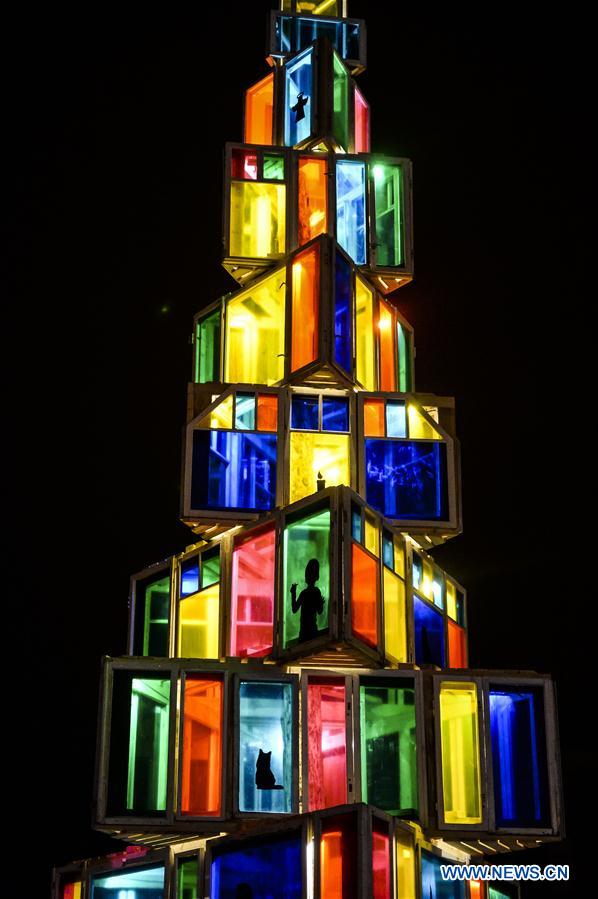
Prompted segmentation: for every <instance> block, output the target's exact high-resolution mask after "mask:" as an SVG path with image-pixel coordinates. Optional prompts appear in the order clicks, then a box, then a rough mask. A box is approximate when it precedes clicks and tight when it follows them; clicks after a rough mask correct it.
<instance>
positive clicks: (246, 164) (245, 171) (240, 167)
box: [231, 147, 257, 181]
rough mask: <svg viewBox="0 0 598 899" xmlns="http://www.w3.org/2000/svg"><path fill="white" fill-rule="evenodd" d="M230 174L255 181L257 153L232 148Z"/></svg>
mask: <svg viewBox="0 0 598 899" xmlns="http://www.w3.org/2000/svg"><path fill="white" fill-rule="evenodd" d="M231 174H232V176H233V178H243V179H244V180H245V181H257V155H256V154H255V153H253V152H252V151H251V150H241V149H240V148H239V147H234V148H233V153H232V173H231Z"/></svg>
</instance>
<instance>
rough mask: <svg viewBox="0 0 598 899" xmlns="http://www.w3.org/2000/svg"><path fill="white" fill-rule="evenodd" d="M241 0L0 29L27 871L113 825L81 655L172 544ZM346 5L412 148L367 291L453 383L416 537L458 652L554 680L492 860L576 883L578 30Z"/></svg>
mask: <svg viewBox="0 0 598 899" xmlns="http://www.w3.org/2000/svg"><path fill="white" fill-rule="evenodd" d="M268 9H269V3H268V2H267V0H260V2H258V3H253V4H247V5H246V6H245V4H240V3H239V4H230V3H221V4H219V5H218V6H217V8H215V9H213V8H210V9H209V10H207V9H206V7H204V6H203V5H201V6H198V7H197V11H195V12H193V13H189V12H187V11H185V12H181V11H179V10H175V9H172V8H170V7H165V6H163V7H162V8H161V9H160V10H159V11H157V10H153V9H149V8H148V7H140V8H139V9H138V10H134V9H133V8H128V9H125V8H114V9H112V8H110V7H106V6H102V7H99V6H98V7H93V6H86V7H85V8H83V7H82V6H79V7H77V8H76V9H68V8H67V7H62V8H58V9H56V8H53V7H52V8H49V7H46V9H45V11H43V12H39V11H34V10H33V9H30V10H22V12H21V16H20V19H19V21H18V22H17V21H15V23H14V27H11V28H7V30H6V32H5V38H4V39H5V41H6V45H7V46H6V50H7V51H8V52H7V53H5V54H4V59H5V62H8V65H7V67H6V75H5V77H4V88H5V92H6V102H5V103H4V119H5V123H7V124H8V128H7V130H6V137H5V139H4V147H5V149H6V148H8V149H12V150H15V151H16V153H15V154H14V157H12V156H11V161H10V162H9V163H8V164H7V165H5V167H4V170H5V174H6V175H7V176H8V179H7V180H8V185H9V188H11V189H12V191H13V193H14V196H15V198H16V204H15V205H14V206H12V205H11V204H10V203H9V204H3V205H4V209H5V212H6V225H7V229H6V232H5V240H4V241H3V245H4V247H5V249H7V250H8V253H7V258H8V262H9V266H10V267H9V270H8V272H9V275H10V277H11V281H10V282H9V284H10V286H9V290H8V291H7V293H6V304H5V311H4V319H5V321H6V320H7V319H8V318H11V319H13V314H14V323H15V324H16V326H17V327H16V330H15V334H14V335H11V334H10V333H9V337H8V339H7V340H6V343H5V350H4V352H3V361H5V362H7V363H8V365H7V373H6V375H5V378H4V385H5V388H6V396H7V400H6V404H5V413H8V412H9V411H14V412H15V413H16V414H15V418H14V422H15V423H14V425H12V424H11V425H10V428H9V429H8V431H7V436H5V438H4V441H5V444H4V445H5V449H6V448H7V445H9V444H13V445H15V441H13V440H12V437H13V436H14V435H16V436H17V438H19V439H18V440H17V441H16V445H17V447H18V449H17V452H16V458H15V459H14V460H11V461H10V462H9V461H7V462H6V463H5V477H4V486H5V487H7V488H8V489H9V493H10V495H11V498H13V499H14V500H15V512H14V514H13V513H12V512H11V513H6V514H5V515H4V516H3V519H4V524H5V526H7V529H8V533H9V536H17V535H18V539H17V540H16V541H15V546H16V551H15V552H14V553H13V554H12V555H11V556H9V559H8V562H7V566H6V574H10V575H12V578H8V577H7V578H6V579H5V584H6V590H7V594H6V597H5V606H6V610H7V611H10V612H13V613H14V621H12V622H10V623H9V620H8V619H7V618H5V621H6V633H5V645H6V647H7V648H12V649H14V650H15V655H14V660H13V663H12V665H9V664H8V660H7V665H6V667H5V669H4V675H5V678H8V679H9V680H10V684H6V682H5V687H6V688H7V689H6V690H5V698H6V701H7V703H8V702H10V701H11V700H13V701H15V706H16V710H17V712H20V713H21V715H20V717H19V718H16V719H15V721H16V723H15V724H13V725H12V726H10V727H9V728H8V729H7V732H6V733H5V748H6V750H7V752H8V757H9V762H8V763H7V766H6V768H5V778H6V787H8V788H14V798H13V799H7V800H6V804H5V805H4V819H5V822H8V824H9V826H11V827H12V826H13V825H16V820H17V816H18V815H21V814H22V822H19V824H18V826H14V829H13V831H12V833H13V834H14V839H13V843H12V848H11V849H10V854H11V859H16V855H17V850H22V851H23V853H24V856H25V865H26V867H25V868H24V869H23V868H21V869H19V870H20V872H21V873H20V876H21V877H25V879H26V883H27V889H26V890H25V892H26V894H27V895H28V896H34V895H40V896H43V895H47V894H48V891H49V883H50V868H51V865H52V864H53V863H57V864H61V863H65V862H67V861H69V860H71V859H73V858H81V857H85V856H89V855H94V854H101V853H104V852H106V851H114V850H115V849H116V848H117V845H116V844H115V843H113V842H112V841H110V840H108V839H107V838H105V837H103V836H101V835H99V834H94V833H93V832H92V830H91V828H90V803H91V789H92V772H93V759H94V753H95V730H96V710H97V688H98V675H99V667H100V657H101V656H102V655H103V654H110V655H121V654H123V653H124V651H125V636H126V626H127V593H128V577H129V574H130V573H131V572H133V571H136V570H138V569H140V568H141V567H143V566H144V565H145V564H147V563H150V562H153V561H156V560H158V559H160V558H163V557H165V556H166V555H168V554H169V553H172V552H174V551H178V550H180V549H181V548H182V547H183V546H184V544H185V542H189V539H188V535H187V531H186V529H185V528H184V527H183V526H182V525H181V524H179V523H178V522H177V512H178V491H179V472H180V443H181V426H182V423H183V420H184V401H185V399H184V397H185V385H186V381H187V379H188V377H189V376H190V372H191V348H190V345H189V335H190V332H191V322H192V316H193V314H194V313H195V312H196V311H197V310H198V309H199V308H201V307H202V306H203V305H205V304H207V303H209V302H211V301H213V300H214V299H215V298H216V297H218V296H219V295H221V294H222V293H224V292H226V291H228V290H231V289H232V288H233V286H234V285H233V282H232V281H231V280H230V279H229V277H228V276H227V275H226V274H225V272H224V270H223V269H221V267H220V265H219V259H220V252H221V244H220V235H221V202H222V195H221V184H222V150H223V144H224V141H225V140H240V139H242V92H243V90H244V88H245V87H246V86H248V85H249V84H251V83H252V82H254V81H255V80H257V79H258V78H259V77H261V76H262V75H263V74H265V71H266V69H265V64H264V63H263V56H264V53H263V48H264V42H265V41H264V38H265V18H266V12H267V10H268ZM565 12H566V11H565ZM350 14H351V15H353V16H365V17H366V18H367V24H368V36H369V47H368V50H369V53H368V59H369V68H368V72H367V73H366V74H365V75H364V76H362V77H361V79H360V83H361V86H362V88H363V90H364V92H365V95H366V96H367V98H368V99H369V101H370V103H371V106H372V125H373V135H372V136H373V149H374V150H375V151H376V152H381V153H387V154H389V155H400V156H408V157H410V158H411V159H412V160H413V163H414V178H415V196H414V202H415V249H416V280H415V282H414V283H413V284H412V285H410V286H408V287H406V288H404V289H403V290H401V291H400V292H399V294H398V295H397V297H396V299H397V301H398V305H399V308H400V309H401V311H402V312H403V313H404V314H405V316H406V317H407V319H408V320H409V321H410V322H411V323H412V324H413V326H414V327H415V333H416V343H417V350H418V355H417V363H416V379H417V387H418V389H419V390H422V391H434V392H436V393H440V394H446V395H454V396H456V398H457V404H458V405H457V408H458V429H459V434H460V438H461V442H462V452H463V475H464V525H465V531H464V534H463V536H461V537H459V538H458V539H456V540H454V541H451V542H450V543H449V544H448V545H447V546H446V547H444V548H443V549H442V550H439V551H438V552H437V553H436V557H437V558H438V560H439V561H440V562H441V564H443V565H444V566H445V567H446V568H447V569H448V571H449V572H451V573H453V574H454V575H455V576H456V577H457V578H458V579H459V580H461V581H462V582H463V583H464V584H465V585H466V586H467V588H468V590H469V613H470V660H471V665H472V666H484V667H496V668H503V667H504V668H516V667H522V668H526V669H536V670H538V671H542V672H544V671H551V672H553V673H554V675H555V677H556V680H557V684H558V690H559V700H560V703H559V704H560V724H561V735H562V750H563V767H564V779H565V789H566V811H567V829H568V838H567V841H566V842H565V843H564V844H563V845H554V846H549V847H547V848H543V849H540V850H538V851H536V852H535V853H531V854H530V853H525V854H521V855H518V856H517V857H516V858H515V861H524V860H527V861H535V862H537V863H539V864H546V863H552V862H555V863H568V864H570V865H571V874H572V883H571V884H570V885H565V884H559V885H552V886H550V885H536V886H526V887H525V888H524V890H523V893H524V896H525V897H527V896H530V897H535V896H547V897H549V896H555V897H556V896H572V895H580V891H581V888H582V887H583V886H585V885H586V884H587V883H589V863H590V861H591V852H590V853H588V848H587V846H588V844H587V842H586V841H587V840H589V839H591V830H590V825H591V823H592V820H593V819H592V809H591V800H590V794H591V793H592V792H595V789H594V790H592V788H593V787H594V783H593V773H594V770H595V769H594V767H593V766H591V760H590V749H591V745H592V740H591V732H592V731H595V724H594V721H595V698H594V695H593V689H592V684H591V681H590V680H589V666H588V655H589V652H590V641H591V639H592V625H591V622H590V616H591V613H592V609H593V604H594V603H595V602H596V595H595V588H594V584H593V581H594V580H595V574H594V568H595V564H594V561H593V548H592V538H593V532H592V526H593V522H592V520H591V519H592V511H593V506H592V489H593V482H594V478H593V466H592V462H593V458H594V456H595V450H594V442H595V438H593V437H592V433H593V428H592V420H593V416H594V410H593V403H592V401H591V396H592V386H593V385H592V383H591V381H590V377H591V374H592V367H593V357H592V351H591V336H592V333H591V324H590V323H591V311H592V294H591V285H590V279H589V278H588V280H587V284H586V285H585V286H583V287H581V286H578V284H577V283H576V275H577V271H578V269H579V268H580V267H581V266H582V265H583V263H585V262H586V259H591V253H590V252H589V253H588V255H587V256H586V254H584V252H583V251H582V249H581V246H582V244H583V237H584V230H585V224H584V223H583V216H582V215H581V210H582V208H583V196H584V194H585V190H586V186H585V182H586V179H585V176H584V173H583V170H582V168H581V158H582V156H583V153H584V150H585V145H586V140H585V136H584V127H585V126H584V122H585V118H586V116H587V115H588V109H589V104H586V100H585V97H584V84H585V81H586V79H585V75H584V72H583V67H582V65H581V63H582V62H583V55H584V54H583V51H582V49H581V45H580V37H581V36H582V35H583V32H584V31H585V30H587V29H588V27H589V25H588V23H587V22H586V23H584V22H583V21H579V20H577V19H576V18H575V14H574V12H573V10H572V12H571V16H570V17H567V15H563V11H561V19H560V20H559V21H551V20H548V19H546V18H542V19H541V18H540V17H539V16H535V15H532V13H531V12H530V14H529V16H527V17H525V16H523V15H522V10H521V9H520V8H509V7H505V6H504V5H502V6H498V5H496V6H490V7H487V8H486V9H484V10H483V11H481V10H480V11H479V12H478V13H476V14H469V13H465V12H464V11H461V12H456V11H455V10H454V9H446V10H445V11H444V12H443V13H441V14H439V13H438V12H437V11H434V10H433V9H432V8H431V7H430V8H429V7H428V6H427V5H426V6H423V5H422V6H421V7H419V8H417V9H415V10H408V9H402V8H401V7H399V6H398V5H394V4H392V5H388V6H387V5H386V4H377V3H370V4H366V3H365V2H357V0H355V2H351V3H350ZM586 338H587V342H586ZM586 362H587V364H586ZM17 525H19V527H18V528H17ZM23 713H24V714H23ZM15 762H25V765H24V768H23V773H22V774H21V773H19V774H18V775H17V774H16V773H13V771H14V770H15ZM584 843H585V845H584ZM7 845H10V844H7ZM589 855H590V857H588V856H589ZM8 867H9V868H10V867H13V868H14V865H9V866H8ZM5 871H6V865H5ZM586 878H587V879H586ZM19 895H23V893H22V892H19Z"/></svg>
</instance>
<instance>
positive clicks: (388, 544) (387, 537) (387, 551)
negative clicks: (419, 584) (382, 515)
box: [382, 531, 395, 571]
mask: <svg viewBox="0 0 598 899" xmlns="http://www.w3.org/2000/svg"><path fill="white" fill-rule="evenodd" d="M382 559H383V561H384V564H385V565H386V567H387V568H390V569H391V571H394V570H395V546H394V541H393V539H392V534H389V533H388V531H382Z"/></svg>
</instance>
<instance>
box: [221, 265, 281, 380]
mask: <svg viewBox="0 0 598 899" xmlns="http://www.w3.org/2000/svg"><path fill="white" fill-rule="evenodd" d="M284 282H285V272H284V270H280V269H279V270H278V271H276V272H274V274H273V275H271V276H270V277H269V278H265V279H264V280H263V281H260V282H259V283H258V284H256V285H254V286H253V287H249V288H248V289H247V290H244V291H242V292H241V293H238V294H236V295H233V296H232V297H230V299H228V300H227V302H226V330H225V362H224V379H225V381H228V382H229V383H231V384H235V383H244V384H274V383H275V382H276V381H280V380H281V379H282V378H283V376H284V356H283V354H284V325H285V283H284Z"/></svg>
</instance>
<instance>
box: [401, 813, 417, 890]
mask: <svg viewBox="0 0 598 899" xmlns="http://www.w3.org/2000/svg"><path fill="white" fill-rule="evenodd" d="M396 840H397V896H398V897H399V899H417V892H416V887H415V884H416V866H415V848H414V845H413V840H412V839H411V837H409V836H408V834H406V833H405V834H403V833H401V831H400V830H398V831H397V833H396Z"/></svg>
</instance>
